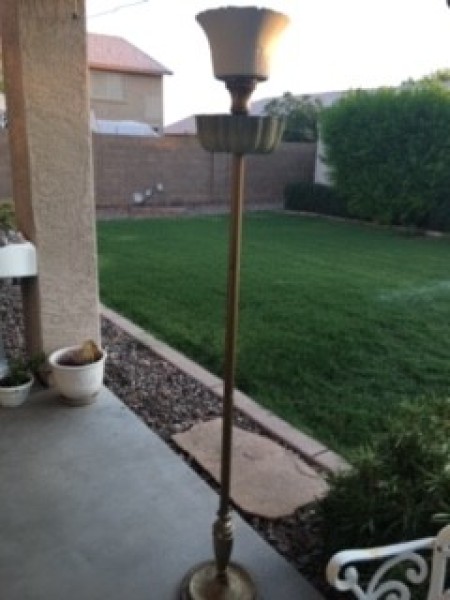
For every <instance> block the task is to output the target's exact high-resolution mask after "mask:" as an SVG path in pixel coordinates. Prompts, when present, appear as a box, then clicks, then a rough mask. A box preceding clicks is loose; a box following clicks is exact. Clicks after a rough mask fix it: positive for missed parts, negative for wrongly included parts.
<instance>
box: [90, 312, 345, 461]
mask: <svg viewBox="0 0 450 600" xmlns="http://www.w3.org/2000/svg"><path fill="white" fill-rule="evenodd" d="M101 313H102V315H103V316H104V317H106V318H107V319H109V320H110V321H111V322H113V323H114V324H115V325H116V326H117V327H119V328H120V329H122V330H124V331H125V332H126V333H128V334H129V335H131V336H132V337H134V338H135V339H136V340H138V341H139V342H140V343H141V344H143V345H144V346H146V347H148V348H149V349H150V350H152V351H153V352H155V354H157V355H158V356H160V357H161V358H163V359H164V360H167V361H168V362H170V363H171V364H173V365H174V366H175V367H177V368H178V369H180V370H181V371H183V372H184V373H186V374H188V375H189V376H191V377H193V378H194V379H196V380H197V381H198V382H199V383H201V384H202V385H203V386H205V387H206V388H207V389H209V390H210V391H211V392H213V393H214V394H215V395H216V396H218V397H222V395H223V382H222V379H220V378H219V377H217V376H216V375H214V374H212V373H210V372H209V371H207V370H206V369H204V368H203V367H201V366H200V365H199V364H197V363H195V362H194V361H192V360H191V359H189V358H188V357H187V356H185V355H183V354H182V353H181V352H178V351H177V350H174V349H173V348H171V347H170V346H168V345H167V344H165V343H164V342H162V341H161V340H158V339H157V338H155V337H154V336H153V335H151V334H149V333H147V332H146V331H144V330H143V329H142V328H140V327H139V326H137V325H136V324H134V323H133V322H131V321H130V320H129V319H127V318H126V317H123V316H122V315H120V314H119V313H116V312H115V311H113V310H112V309H110V308H108V307H106V306H104V305H101ZM234 403H235V406H236V408H237V409H239V410H240V411H241V412H242V413H244V414H245V415H247V416H248V417H249V418H250V419H253V420H254V421H255V422H256V423H257V424H258V425H260V426H261V427H262V428H263V429H265V430H266V431H267V432H269V433H270V434H271V435H272V436H274V437H275V438H277V439H278V440H279V441H280V442H282V443H283V444H285V445H286V446H288V447H290V448H292V449H293V450H295V451H296V452H298V453H299V454H300V455H301V456H303V457H304V458H305V459H306V460H307V461H309V462H310V463H312V464H314V465H315V466H317V467H318V468H319V469H323V470H324V471H326V472H328V473H336V472H338V471H342V470H346V469H349V468H350V465H349V464H348V463H347V461H346V460H345V459H344V458H342V457H341V456H340V455H338V454H336V453H335V452H333V451H332V450H330V449H328V448H327V447H326V446H324V445H323V444H322V443H321V442H318V441H317V440H315V439H314V438H312V437H310V436H308V435H306V434H305V433H303V432H301V431H299V430H298V429H296V428H295V427H293V426H292V425H290V424H289V423H287V422H286V421H284V420H283V419H280V418H279V417H277V416H276V415H275V414H274V413H272V412H271V411H269V410H267V409H265V408H262V407H261V406H260V405H259V404H257V403H256V402H255V401H254V400H252V399H251V398H250V397H249V396H247V395H246V394H243V393H242V392H240V391H239V390H236V391H235V394H234Z"/></svg>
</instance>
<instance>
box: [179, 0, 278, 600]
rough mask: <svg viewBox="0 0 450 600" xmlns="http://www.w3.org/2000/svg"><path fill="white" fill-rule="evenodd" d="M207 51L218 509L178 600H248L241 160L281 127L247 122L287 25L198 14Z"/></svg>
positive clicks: (254, 16) (200, 127) (205, 119)
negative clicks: (222, 243) (242, 516)
mask: <svg viewBox="0 0 450 600" xmlns="http://www.w3.org/2000/svg"><path fill="white" fill-rule="evenodd" d="M197 21H198V22H199V24H200V25H201V27H202V28H203V29H204V31H205V33H206V35H207V37H208V41H209V44H210V48H211V55H212V62H213V69H214V75H215V77H216V78H217V79H220V80H222V81H224V82H225V85H226V87H227V89H228V91H229V92H230V94H231V102H232V104H231V114H229V115H198V116H197V117H196V123H197V135H198V138H199V141H200V143H201V145H202V146H203V148H204V149H205V150H207V151H209V152H226V153H229V154H231V155H232V169H231V213H230V214H231V217H230V239H229V250H228V290H227V311H226V333H225V356H224V393H223V419H222V453H221V480H220V504H219V510H218V516H217V520H216V521H215V523H214V525H213V546H214V555H215V559H214V560H211V561H208V562H206V563H202V564H200V565H198V566H196V567H194V568H193V569H192V570H191V571H190V572H189V573H188V574H187V575H186V577H185V578H184V580H183V582H182V586H181V599H182V600H253V599H255V598H256V597H257V590H256V586H255V584H254V582H253V580H252V578H251V576H250V574H249V573H247V571H246V570H245V569H244V568H243V567H241V566H240V565H238V564H236V563H231V562H230V558H231V552H232V546H233V525H232V519H231V513H230V482H231V454H232V417H233V390H234V379H235V367H236V338H237V330H238V307H239V278H240V254H241V230H242V207H243V197H244V170H245V165H244V156H245V154H264V153H269V152H272V151H273V150H274V149H275V147H276V146H277V145H278V143H279V142H280V140H281V136H282V133H283V127H284V122H283V120H282V119H280V118H277V117H272V116H250V115H249V114H248V107H247V103H248V100H249V98H250V96H251V94H252V92H253V90H254V89H255V87H256V84H257V83H258V81H264V80H266V79H267V78H268V74H269V73H268V72H269V61H270V55H271V52H272V50H273V47H274V44H275V42H276V41H277V39H278V37H279V35H280V33H281V32H282V31H283V30H284V28H285V27H286V25H287V24H288V22H289V20H288V18H287V17H286V16H285V15H283V14H280V13H278V12H275V11H272V10H268V9H264V8H255V7H227V8H218V9H212V10H207V11H205V12H202V13H200V14H198V15H197Z"/></svg>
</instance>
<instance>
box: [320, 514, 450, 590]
mask: <svg viewBox="0 0 450 600" xmlns="http://www.w3.org/2000/svg"><path fill="white" fill-rule="evenodd" d="M427 554H428V558H430V559H431V561H430V560H428V561H427V560H426V558H425V555H427ZM381 560H383V562H382V564H381V565H380V566H379V567H378V568H377V570H376V571H375V573H374V574H373V575H372V576H371V577H370V579H369V581H368V583H365V584H364V588H365V589H363V584H361V582H360V573H359V571H358V568H357V567H356V564H358V563H359V564H361V563H368V562H371V561H381ZM449 563H450V525H447V526H446V527H444V528H443V529H441V531H440V532H439V533H438V535H437V536H436V537H430V538H423V539H420V540H415V541H412V542H404V543H400V544H393V545H391V546H380V547H378V548H368V549H364V550H362V549H358V550H343V551H341V552H338V553H337V554H335V555H334V556H333V557H332V558H331V559H330V561H329V563H328V565H327V569H326V576H327V580H328V582H329V583H330V584H331V585H332V586H334V587H335V588H336V589H337V590H339V591H341V592H352V593H353V594H354V595H355V596H356V598H358V600H381V599H385V600H409V599H410V598H411V593H412V589H413V588H414V586H418V585H420V584H424V582H426V581H428V580H429V585H428V593H427V595H426V597H424V600H425V598H426V600H450V582H449V574H450V573H449V572H450V569H449ZM399 565H402V566H403V567H404V569H403V570H402V573H403V576H402V577H400V576H399V575H398V573H399V572H400V571H399V570H398V569H397V568H396V567H398V566H399ZM393 569H395V570H394V571H393ZM446 586H447V587H446Z"/></svg>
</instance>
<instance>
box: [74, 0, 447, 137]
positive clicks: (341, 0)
mask: <svg viewBox="0 0 450 600" xmlns="http://www.w3.org/2000/svg"><path fill="white" fill-rule="evenodd" d="M86 3H87V29H88V31H91V32H96V33H104V34H109V35H118V36H121V37H123V38H125V39H126V40H128V41H129V42H131V43H132V44H134V45H135V46H137V47H138V48H140V49H141V50H143V51H144V52H146V53H147V54H149V55H150V56H151V57H152V58H154V59H155V60H157V61H159V62H160V63H162V64H163V65H164V66H166V67H167V68H169V69H170V70H171V71H173V75H170V76H166V77H165V78H164V107H165V108H164V121H165V124H166V125H169V124H170V123H173V122H175V121H177V120H179V119H182V118H184V117H187V116H189V115H192V114H199V113H220V112H228V111H229V106H230V101H229V94H228V92H227V91H226V89H225V86H224V84H223V83H222V82H219V81H217V80H215V79H214V75H213V72H212V65H211V56H210V50H209V45H208V41H207V38H206V36H205V34H204V32H203V30H202V28H201V27H200V25H199V24H198V23H197V21H196V19H195V16H196V15H197V14H198V13H199V12H202V11H204V10H208V9H210V8H216V7H221V6H249V5H254V6H259V7H264V8H270V9H272V10H276V11H279V12H282V13H284V14H286V15H287V16H288V17H289V18H290V24H289V26H288V28H286V30H285V32H284V33H283V34H282V36H281V37H280V41H279V44H278V46H277V49H276V52H275V54H274V56H273V58H272V67H271V74H270V78H269V79H268V81H266V82H262V83H260V84H258V86H257V88H256V90H255V92H254V93H253V95H252V100H258V99H261V98H268V97H273V96H280V95H282V94H283V93H284V92H287V91H289V92H292V93H294V94H310V93H318V92H326V91H336V90H347V89H355V88H374V87H379V86H383V85H398V84H400V83H401V82H402V81H405V80H406V79H408V78H413V79H418V78H420V77H422V76H424V75H428V74H430V73H432V72H433V71H436V70H438V69H445V68H450V8H448V7H447V4H446V0H261V2H257V3H254V4H253V3H252V2H249V1H248V0H247V1H245V0H228V1H227V0H225V1H224V2H217V1H215V0H86Z"/></svg>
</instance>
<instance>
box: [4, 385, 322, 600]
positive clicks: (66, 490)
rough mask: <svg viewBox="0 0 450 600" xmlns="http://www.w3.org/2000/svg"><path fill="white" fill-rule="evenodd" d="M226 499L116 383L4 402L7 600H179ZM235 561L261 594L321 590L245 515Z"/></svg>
mask: <svg viewBox="0 0 450 600" xmlns="http://www.w3.org/2000/svg"><path fill="white" fill-rule="evenodd" d="M217 504H218V499H217V495H216V494H215V492H214V491H213V490H212V489H211V488H210V487H209V486H207V485H206V484H205V483H204V482H203V480H201V479H200V478H199V477H198V475H197V474H196V473H195V472H194V471H193V470H192V469H190V468H189V466H188V465H187V464H186V463H185V462H184V461H183V460H182V459H181V458H180V457H179V456H178V455H177V454H176V453H174V452H173V451H172V450H171V449H170V448H169V447H168V446H167V445H166V444H165V443H164V442H163V441H162V440H161V439H160V438H159V437H158V436H156V434H154V433H153V432H152V431H151V430H150V429H148V427H147V426H146V425H145V424H144V423H143V422H142V421H140V420H139V419H138V418H137V417H136V416H135V415H134V414H133V413H132V412H131V411H130V410H129V409H128V408H127V407H126V406H125V405H124V404H122V402H120V401H119V400H118V399H117V398H116V397H115V396H114V395H113V394H111V392H109V391H108V390H106V389H104V390H103V391H102V393H101V396H100V398H99V400H98V401H97V402H96V403H95V404H93V405H91V406H89V407H84V408H70V407H66V406H64V405H63V404H61V403H59V402H58V399H57V396H56V395H55V393H54V392H52V391H48V390H44V391H38V392H36V393H34V394H33V396H32V397H31V398H30V400H29V401H28V402H27V403H26V404H24V405H23V406H21V407H19V408H16V409H0V506H1V510H0V598H1V600H61V599H62V598H63V599H64V600H100V599H101V600H104V599H105V598H108V600H175V599H176V598H177V597H178V587H179V583H180V581H181V579H182V578H183V576H184V575H185V573H186V572H187V571H188V570H189V569H190V568H191V567H192V566H194V565H196V564H197V563H198V562H200V561H204V560H208V559H210V558H212V549H211V524H212V522H213V520H214V519H215V514H216V510H217ZM233 521H234V524H235V547H234V551H233V557H232V558H233V560H234V561H236V562H239V563H240V564H242V565H244V566H245V567H246V568H247V569H248V570H249V572H250V573H251V574H252V576H253V577H254V579H255V582H256V584H257V587H258V590H259V598H260V599H261V600H294V599H295V600H298V599H302V600H320V599H321V598H322V596H321V595H320V594H319V593H318V592H317V591H316V590H315V589H314V588H312V587H311V585H310V584H309V583H308V582H306V581H305V580H304V579H303V578H302V577H301V575H300V574H299V573H298V572H297V571H296V570H295V569H294V568H293V567H292V566H291V565H289V564H288V563H287V562H286V561H285V560H284V559H283V558H282V557H280V556H279V555H278V554H277V553H276V552H275V551H274V550H273V549H272V548H271V547H270V546H269V545H268V544H267V543H266V542H264V540H262V539H261V538H260V537H259V536H258V534H257V533H256V532H255V531H254V530H253V529H252V528H250V527H249V526H248V525H247V524H246V523H244V522H243V521H242V520H241V519H240V518H239V517H238V515H236V514H235V515H234V516H233Z"/></svg>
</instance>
